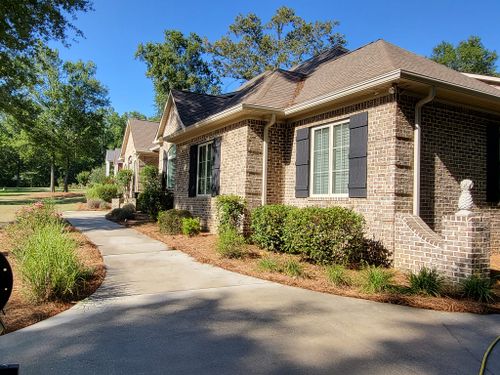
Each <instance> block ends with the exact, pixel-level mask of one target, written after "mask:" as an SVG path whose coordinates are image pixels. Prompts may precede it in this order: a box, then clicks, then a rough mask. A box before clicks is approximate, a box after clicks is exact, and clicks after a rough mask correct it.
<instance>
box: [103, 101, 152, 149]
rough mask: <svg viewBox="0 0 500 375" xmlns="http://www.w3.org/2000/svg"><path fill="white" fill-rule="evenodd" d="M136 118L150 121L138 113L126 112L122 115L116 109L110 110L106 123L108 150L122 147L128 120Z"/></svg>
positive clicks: (106, 116)
mask: <svg viewBox="0 0 500 375" xmlns="http://www.w3.org/2000/svg"><path fill="white" fill-rule="evenodd" d="M130 118H136V119H139V120H148V117H147V116H146V115H144V114H142V113H140V112H138V111H130V112H125V113H123V114H122V115H120V114H119V113H118V112H116V111H115V110H114V109H112V108H110V109H109V110H108V111H107V112H106V115H105V119H104V120H105V123H106V132H107V138H106V142H105V143H106V149H115V148H118V147H121V145H122V141H123V136H124V133H125V127H126V126H127V120H128V119H130Z"/></svg>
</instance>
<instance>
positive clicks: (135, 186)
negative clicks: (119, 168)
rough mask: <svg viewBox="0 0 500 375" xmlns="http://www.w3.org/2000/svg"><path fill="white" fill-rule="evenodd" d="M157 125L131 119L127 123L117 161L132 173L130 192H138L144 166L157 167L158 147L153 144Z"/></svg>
mask: <svg viewBox="0 0 500 375" xmlns="http://www.w3.org/2000/svg"><path fill="white" fill-rule="evenodd" d="M158 125H159V124H158V123H157V122H152V121H146V120H138V119H134V118H131V119H129V120H128V121H127V126H126V128H125V135H124V137H123V142H122V147H121V152H120V158H119V161H120V162H122V163H123V168H125V169H131V170H132V171H133V172H134V173H133V177H132V183H131V185H132V186H131V190H132V191H133V192H134V193H138V192H139V191H140V178H139V177H140V171H141V169H142V168H143V167H144V166H145V165H154V166H157V165H158V150H157V149H158V147H156V145H155V144H154V143H153V141H154V139H155V135H156V133H157V131H158Z"/></svg>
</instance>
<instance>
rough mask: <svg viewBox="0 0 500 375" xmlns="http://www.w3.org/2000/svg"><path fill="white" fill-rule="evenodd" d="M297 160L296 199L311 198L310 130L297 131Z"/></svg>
mask: <svg viewBox="0 0 500 375" xmlns="http://www.w3.org/2000/svg"><path fill="white" fill-rule="evenodd" d="M295 142H296V158H295V197H296V198H306V197H308V196H309V154H310V152H309V147H310V145H309V128H303V129H298V130H297V138H296V141H295Z"/></svg>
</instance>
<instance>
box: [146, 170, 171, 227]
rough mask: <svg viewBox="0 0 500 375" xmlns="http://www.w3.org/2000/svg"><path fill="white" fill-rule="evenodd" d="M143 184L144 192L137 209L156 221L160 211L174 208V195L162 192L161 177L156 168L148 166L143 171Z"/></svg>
mask: <svg viewBox="0 0 500 375" xmlns="http://www.w3.org/2000/svg"><path fill="white" fill-rule="evenodd" d="M141 183H142V191H141V193H140V194H139V196H138V197H137V208H138V209H139V210H140V211H142V212H145V213H147V214H148V215H149V216H150V217H151V218H152V219H153V220H156V219H157V218H158V213H159V212H160V211H164V210H168V209H171V208H172V207H173V195H172V193H171V192H165V191H163V190H162V187H161V179H160V175H159V174H158V169H157V168H156V167H154V166H152V165H146V166H145V167H144V168H143V169H142V170H141Z"/></svg>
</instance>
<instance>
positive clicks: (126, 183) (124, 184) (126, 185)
mask: <svg viewBox="0 0 500 375" xmlns="http://www.w3.org/2000/svg"><path fill="white" fill-rule="evenodd" d="M132 175H133V172H132V170H131V169H121V170H120V171H118V173H117V174H116V183H117V184H118V187H119V189H120V193H121V194H123V195H124V196H126V197H129V196H130V182H131V181H132Z"/></svg>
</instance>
